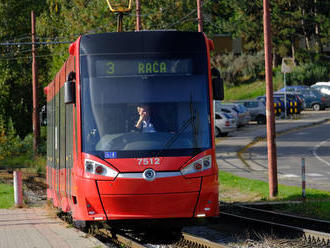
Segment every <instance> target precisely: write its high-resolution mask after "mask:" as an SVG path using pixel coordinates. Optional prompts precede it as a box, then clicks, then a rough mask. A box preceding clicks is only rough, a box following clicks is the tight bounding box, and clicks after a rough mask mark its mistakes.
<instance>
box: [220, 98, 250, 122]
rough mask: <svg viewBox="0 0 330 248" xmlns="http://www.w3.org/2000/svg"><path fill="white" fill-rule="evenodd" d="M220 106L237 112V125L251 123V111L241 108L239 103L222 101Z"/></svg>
mask: <svg viewBox="0 0 330 248" xmlns="http://www.w3.org/2000/svg"><path fill="white" fill-rule="evenodd" d="M220 107H221V108H222V109H228V110H233V111H234V112H235V113H233V114H234V116H236V117H237V118H236V120H237V126H238V127H240V126H244V125H246V124H248V123H249V121H250V120H249V119H250V118H249V117H248V116H249V115H250V114H249V113H248V112H247V111H246V109H243V108H240V106H238V104H235V103H220Z"/></svg>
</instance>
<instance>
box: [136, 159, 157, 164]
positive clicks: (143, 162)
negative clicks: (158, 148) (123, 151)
mask: <svg viewBox="0 0 330 248" xmlns="http://www.w3.org/2000/svg"><path fill="white" fill-rule="evenodd" d="M137 161H138V165H159V164H160V158H138V159H137Z"/></svg>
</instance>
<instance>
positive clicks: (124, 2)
mask: <svg viewBox="0 0 330 248" xmlns="http://www.w3.org/2000/svg"><path fill="white" fill-rule="evenodd" d="M107 3H108V5H109V8H110V10H111V11H112V12H117V13H118V19H117V32H122V31H123V16H124V13H125V12H129V11H131V9H132V0H107Z"/></svg>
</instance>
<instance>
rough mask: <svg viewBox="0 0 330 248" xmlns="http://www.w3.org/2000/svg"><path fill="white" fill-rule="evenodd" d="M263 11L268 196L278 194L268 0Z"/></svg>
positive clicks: (265, 1)
mask: <svg viewBox="0 0 330 248" xmlns="http://www.w3.org/2000/svg"><path fill="white" fill-rule="evenodd" d="M263 9H264V17H263V18H264V46H265V69H266V117H267V148H268V180H269V196H270V197H274V196H276V195H277V194H278V183H277V158H276V145H275V115H274V98H273V81H272V39H271V28H270V11H269V0H263Z"/></svg>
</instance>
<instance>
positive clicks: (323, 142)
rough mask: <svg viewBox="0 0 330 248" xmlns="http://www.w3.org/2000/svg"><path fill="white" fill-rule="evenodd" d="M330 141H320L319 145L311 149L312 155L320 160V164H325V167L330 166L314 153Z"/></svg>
mask: <svg viewBox="0 0 330 248" xmlns="http://www.w3.org/2000/svg"><path fill="white" fill-rule="evenodd" d="M329 141H330V139H327V140H325V141H322V142H321V143H320V144H318V145H316V146H314V149H313V155H314V156H315V157H316V158H317V159H318V160H320V161H321V162H323V163H325V164H326V165H328V166H330V163H329V162H328V161H325V160H324V159H323V158H321V157H320V156H319V155H317V153H316V150H317V149H319V148H320V147H321V146H322V145H324V144H325V143H327V142H329Z"/></svg>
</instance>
